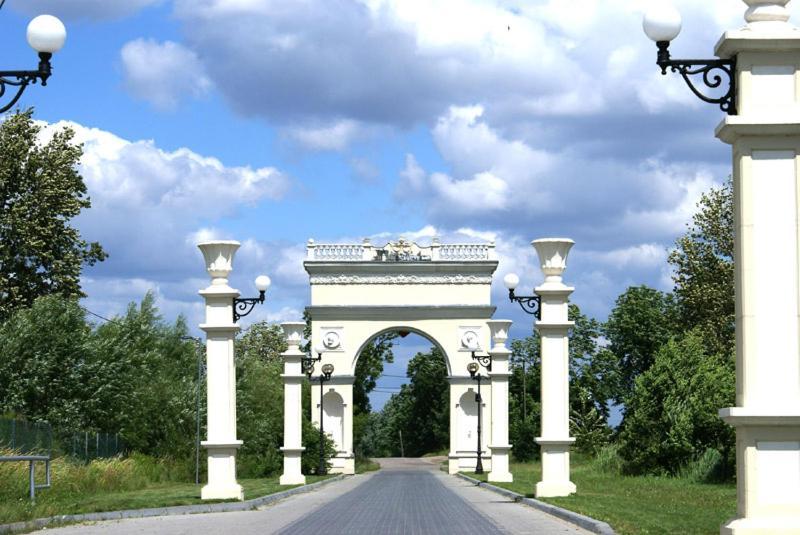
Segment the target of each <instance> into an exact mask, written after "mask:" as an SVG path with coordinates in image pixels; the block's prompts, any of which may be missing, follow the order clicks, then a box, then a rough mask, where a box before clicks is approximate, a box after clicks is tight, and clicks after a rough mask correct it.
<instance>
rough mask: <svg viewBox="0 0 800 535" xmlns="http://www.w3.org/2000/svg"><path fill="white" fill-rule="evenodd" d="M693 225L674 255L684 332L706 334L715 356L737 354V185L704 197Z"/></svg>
mask: <svg viewBox="0 0 800 535" xmlns="http://www.w3.org/2000/svg"><path fill="white" fill-rule="evenodd" d="M697 207H698V211H697V212H696V213H695V214H694V216H693V217H692V223H691V224H690V225H689V228H688V230H687V232H686V234H684V235H683V236H682V237H681V238H679V239H678V241H677V243H676V249H675V250H674V251H673V252H672V253H671V254H670V255H669V263H670V264H671V265H672V268H673V270H674V276H673V279H674V281H675V296H676V298H677V303H678V307H679V310H680V314H678V316H677V317H678V318H679V320H680V325H681V327H682V329H683V330H684V331H689V330H692V329H695V328H699V329H701V330H702V332H703V334H704V338H705V343H706V346H707V348H708V351H709V353H720V354H726V355H731V354H733V348H734V344H735V339H734V336H735V334H734V331H735V310H734V288H733V185H732V183H731V181H730V180H728V181H727V182H726V183H725V185H723V186H722V187H721V188H713V189H711V190H710V191H709V192H708V193H706V194H704V195H703V196H702V197H701V199H700V202H699V203H698V205H697Z"/></svg>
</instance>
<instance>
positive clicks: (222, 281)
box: [197, 241, 241, 285]
mask: <svg viewBox="0 0 800 535" xmlns="http://www.w3.org/2000/svg"><path fill="white" fill-rule="evenodd" d="M240 245H241V244H240V243H239V242H238V241H207V242H203V243H198V244H197V247H199V248H200V251H202V253H203V258H204V259H205V261H206V270H207V271H208V274H209V275H211V284H212V285H226V284H228V275H229V274H230V272H231V271H233V257H234V256H235V255H236V251H237V250H238V249H239V246H240Z"/></svg>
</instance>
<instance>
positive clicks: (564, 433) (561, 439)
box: [533, 239, 576, 498]
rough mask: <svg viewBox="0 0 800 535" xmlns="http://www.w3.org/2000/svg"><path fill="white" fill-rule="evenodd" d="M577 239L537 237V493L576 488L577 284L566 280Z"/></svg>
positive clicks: (548, 494) (561, 492) (561, 493)
mask: <svg viewBox="0 0 800 535" xmlns="http://www.w3.org/2000/svg"><path fill="white" fill-rule="evenodd" d="M573 244H574V242H573V241H572V240H566V239H547V240H536V241H534V242H533V245H534V247H535V248H536V252H537V254H538V256H539V261H540V263H541V266H542V272H543V273H544V275H545V281H544V284H542V285H541V286H539V287H537V288H536V289H535V291H536V293H537V294H538V295H539V296H540V297H541V311H542V317H541V320H539V321H538V322H537V323H536V330H537V331H538V332H539V336H540V338H541V343H542V350H541V356H542V429H541V432H542V436H540V437H537V438H536V443H537V444H539V446H540V447H541V451H542V480H541V481H539V482H538V483H536V497H537V498H538V497H556V496H568V495H570V494H572V493H574V492H575V491H576V487H575V484H574V483H572V481H571V480H570V460H569V451H570V446H571V445H572V444H573V443H574V442H575V439H574V438H572V437H570V436H569V337H568V335H569V329H570V328H571V327H572V326H573V323H572V322H571V321H569V318H568V308H569V305H568V299H569V296H570V294H572V292H573V291H574V288H571V287H569V286H566V285H565V284H564V283H563V282H562V277H561V276H562V274H563V272H564V270H565V269H566V267H567V264H566V262H567V256H568V254H569V251H570V249H571V248H572V245H573Z"/></svg>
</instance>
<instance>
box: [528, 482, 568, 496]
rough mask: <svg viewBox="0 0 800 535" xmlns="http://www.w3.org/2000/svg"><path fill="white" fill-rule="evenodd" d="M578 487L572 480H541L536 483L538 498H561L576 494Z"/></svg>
mask: <svg viewBox="0 0 800 535" xmlns="http://www.w3.org/2000/svg"><path fill="white" fill-rule="evenodd" d="M577 490H578V488H577V487H576V486H575V483H573V482H572V481H539V482H538V483H537V484H536V493H535V496H536V497H537V498H559V497H564V496H569V495H570V494H575V492H577Z"/></svg>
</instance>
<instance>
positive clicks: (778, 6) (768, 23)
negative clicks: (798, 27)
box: [744, 0, 791, 30]
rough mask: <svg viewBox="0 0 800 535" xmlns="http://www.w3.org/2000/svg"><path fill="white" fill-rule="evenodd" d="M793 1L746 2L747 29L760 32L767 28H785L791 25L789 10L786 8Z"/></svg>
mask: <svg viewBox="0 0 800 535" xmlns="http://www.w3.org/2000/svg"><path fill="white" fill-rule="evenodd" d="M790 1H791V0H744V3H745V4H747V6H748V8H747V12H745V14H744V20H746V21H747V27H748V28H750V29H752V30H759V29H761V28H767V27H773V28H774V27H784V26H790V25H789V10H788V9H787V8H786V4H788V3H789V2H790Z"/></svg>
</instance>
